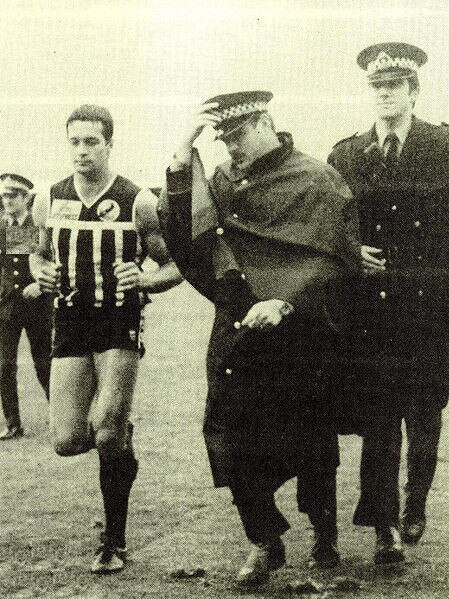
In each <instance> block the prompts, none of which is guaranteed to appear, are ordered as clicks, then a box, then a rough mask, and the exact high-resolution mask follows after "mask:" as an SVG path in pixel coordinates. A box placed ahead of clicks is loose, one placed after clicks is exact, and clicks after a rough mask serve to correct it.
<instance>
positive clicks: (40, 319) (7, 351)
mask: <svg viewBox="0 0 449 599" xmlns="http://www.w3.org/2000/svg"><path fill="white" fill-rule="evenodd" d="M33 187H34V186H33V183H32V182H31V181H30V180H29V179H28V178H26V177H24V176H22V175H19V174H17V173H14V172H5V173H3V174H1V175H0V197H1V203H2V208H3V218H2V219H1V220H0V269H1V273H0V394H1V398H2V407H3V413H4V416H5V420H6V426H5V428H4V429H3V430H2V431H1V432H0V440H2V441H7V440H10V439H14V438H16V437H21V436H22V435H23V428H22V424H21V420H20V412H19V398H18V393H17V351H18V346H19V340H20V336H21V334H22V330H23V329H25V331H26V334H27V337H28V341H29V343H30V348H31V354H32V357H33V362H34V367H35V369H36V374H37V377H38V379H39V382H40V384H41V385H42V388H43V389H44V391H45V394H46V396H47V398H48V387H49V376H50V343H51V311H52V305H51V303H52V302H51V298H50V297H46V296H44V295H43V294H42V293H41V291H40V290H39V285H38V283H36V281H35V280H34V279H33V277H32V276H31V273H30V269H29V264H28V256H29V254H30V253H32V252H34V251H35V249H36V247H37V243H38V230H37V227H35V226H34V224H33V220H32V218H31V214H30V208H31V202H32V200H33V198H34V193H33Z"/></svg>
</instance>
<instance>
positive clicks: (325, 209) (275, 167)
mask: <svg viewBox="0 0 449 599" xmlns="http://www.w3.org/2000/svg"><path fill="white" fill-rule="evenodd" d="M271 97H272V94H271V93H270V92H264V91H254V92H239V93H235V94H225V95H222V96H217V97H214V98H211V99H210V100H208V101H207V102H206V103H205V104H203V105H202V106H201V107H200V110H199V112H198V114H197V115H196V116H195V118H194V122H193V123H192V125H191V128H190V129H189V130H188V131H187V132H186V134H185V135H184V136H183V138H182V139H181V143H180V145H179V148H178V150H177V152H176V154H175V155H174V157H173V160H172V163H171V164H170V167H169V169H168V170H167V189H166V192H165V193H163V194H162V201H161V204H160V206H159V208H160V220H161V223H162V229H163V233H164V236H165V239H166V242H167V246H168V247H169V250H170V253H171V255H172V256H173V259H174V260H175V262H176V263H177V265H178V267H179V269H180V270H181V272H182V273H183V275H184V276H185V278H186V279H187V280H188V281H189V282H190V283H191V284H192V285H193V286H194V287H196V288H197V290H198V291H200V293H202V294H203V295H204V296H205V297H207V298H208V299H209V300H211V301H212V302H213V303H214V305H215V313H216V317H215V323H214V327H213V331H212V334H211V338H210V342H209V349H208V357H207V377H208V397H207V404H206V414H205V421H204V436H205V441H206V446H207V450H208V455H209V460H210V464H211V469H212V473H213V477H214V482H215V485H216V486H219V487H221V486H228V487H230V489H231V492H232V495H233V499H234V503H235V504H236V506H237V509H238V512H239V516H240V519H241V521H242V525H243V527H244V529H245V532H246V535H247V537H248V539H249V541H250V543H251V550H250V552H249V555H248V559H247V560H246V562H245V563H244V565H243V567H242V568H241V569H240V571H239V573H238V576H237V580H238V582H239V584H241V585H244V586H246V585H253V584H259V583H261V582H263V581H265V580H266V579H267V578H268V576H269V573H270V571H271V570H276V569H277V568H279V567H281V566H282V565H283V564H284V562H285V548H284V545H283V543H282V541H281V536H282V534H283V533H284V532H285V531H286V530H287V529H288V528H289V525H288V522H287V521H286V519H285V518H284V516H283V515H282V514H281V512H280V511H279V510H278V508H277V506H276V504H275V501H274V493H275V491H276V490H277V489H278V488H279V487H280V486H281V485H282V484H283V483H284V482H285V481H286V480H287V479H289V478H292V477H297V479H298V507H299V509H300V511H302V512H305V513H307V514H308V516H309V518H310V521H311V522H312V525H313V527H314V532H315V543H314V545H313V548H312V552H311V556H310V565H311V566H313V567H319V568H329V567H333V566H336V565H337V564H338V562H339V554H338V550H337V546H336V544H337V525H336V506H335V473H336V468H337V465H338V444H337V435H336V429H335V427H334V426H333V425H334V413H335V409H334V405H333V403H332V402H331V401H329V398H330V395H331V394H330V393H329V387H330V385H329V383H330V380H331V370H332V366H331V365H332V354H333V348H334V347H335V343H336V337H337V332H336V327H335V323H333V322H331V321H330V319H329V311H328V308H327V303H326V288H327V286H328V284H329V283H330V281H333V280H334V279H339V278H340V277H345V276H347V273H348V272H352V271H353V270H354V271H357V269H358V268H359V266H360V268H361V260H360V245H359V243H358V228H357V218H356V210H355V205H354V202H353V199H352V196H351V193H350V191H349V189H348V187H347V186H346V184H345V183H344V181H343V179H342V178H341V176H340V175H339V174H338V173H337V172H336V171H335V170H334V169H333V168H331V167H330V166H328V165H326V164H323V163H321V162H319V161H318V160H315V159H313V158H311V157H309V156H306V155H305V154H303V153H302V152H299V151H298V150H297V149H295V147H294V145H293V139H292V136H291V135H290V134H289V133H277V132H276V130H275V128H274V124H273V119H272V118H271V116H270V114H269V113H268V110H267V103H268V101H269V100H270V99H271ZM208 125H210V126H212V127H213V128H215V132H216V134H217V135H218V136H219V137H220V138H221V139H222V140H223V142H224V143H225V144H226V147H227V150H228V152H229V154H230V157H231V159H230V160H228V161H227V162H225V163H224V164H221V165H220V166H219V167H218V168H217V169H216V171H215V174H214V176H213V178H212V179H211V181H206V180H205V178H204V171H203V170H202V164H201V162H200V160H199V156H198V154H197V153H196V150H195V149H192V146H193V143H194V141H195V139H196V138H197V136H198V135H199V134H200V133H201V131H202V130H203V128H204V127H205V126H208Z"/></svg>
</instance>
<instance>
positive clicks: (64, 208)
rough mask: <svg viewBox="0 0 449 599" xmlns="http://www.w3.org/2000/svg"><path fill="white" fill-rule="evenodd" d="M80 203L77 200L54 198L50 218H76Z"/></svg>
mask: <svg viewBox="0 0 449 599" xmlns="http://www.w3.org/2000/svg"><path fill="white" fill-rule="evenodd" d="M81 208H82V203H81V202H80V201H78V200H63V199H54V200H53V202H52V204H51V210H50V218H51V219H54V220H78V219H79V216H80V213H81Z"/></svg>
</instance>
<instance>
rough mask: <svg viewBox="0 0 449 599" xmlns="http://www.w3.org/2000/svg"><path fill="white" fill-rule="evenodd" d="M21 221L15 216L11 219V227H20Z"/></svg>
mask: <svg viewBox="0 0 449 599" xmlns="http://www.w3.org/2000/svg"><path fill="white" fill-rule="evenodd" d="M18 226H19V221H18V220H17V219H16V218H13V219H12V221H11V227H18Z"/></svg>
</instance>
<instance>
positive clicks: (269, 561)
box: [237, 539, 285, 586]
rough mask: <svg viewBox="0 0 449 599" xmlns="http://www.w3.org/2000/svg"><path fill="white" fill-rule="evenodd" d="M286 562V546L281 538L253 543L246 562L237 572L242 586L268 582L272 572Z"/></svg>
mask: <svg viewBox="0 0 449 599" xmlns="http://www.w3.org/2000/svg"><path fill="white" fill-rule="evenodd" d="M284 564H285V546H284V543H283V542H282V541H281V539H276V540H275V541H273V542H271V543H257V544H255V545H252V547H251V550H250V552H249V555H248V557H247V559H246V562H245V564H244V565H243V567H242V568H240V570H239V573H238V574H237V583H238V584H239V585H240V586H257V585H259V584H263V583H264V582H267V581H268V579H269V577H270V572H271V571H273V570H278V569H279V568H281V567H282V566H283V565H284Z"/></svg>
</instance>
